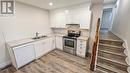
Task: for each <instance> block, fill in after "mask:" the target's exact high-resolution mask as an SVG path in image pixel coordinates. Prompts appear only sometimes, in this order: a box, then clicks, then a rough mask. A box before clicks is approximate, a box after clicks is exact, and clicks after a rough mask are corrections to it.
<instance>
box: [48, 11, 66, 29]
mask: <svg viewBox="0 0 130 73" xmlns="http://www.w3.org/2000/svg"><path fill="white" fill-rule="evenodd" d="M50 17H51V18H50V19H51V27H52V28H65V25H66V14H65V13H64V12H57V13H56V12H54V13H53V12H52V13H51V16H50Z"/></svg>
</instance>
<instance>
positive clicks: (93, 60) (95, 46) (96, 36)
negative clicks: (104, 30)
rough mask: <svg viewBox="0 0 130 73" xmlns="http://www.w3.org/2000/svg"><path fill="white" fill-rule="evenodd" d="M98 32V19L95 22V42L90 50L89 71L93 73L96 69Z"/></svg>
mask: <svg viewBox="0 0 130 73" xmlns="http://www.w3.org/2000/svg"><path fill="white" fill-rule="evenodd" d="M99 32H100V18H99V19H98V21H97V28H96V34H95V40H94V44H93V48H92V56H91V64H90V70H92V71H94V70H95V68H96V57H97V48H98V42H99Z"/></svg>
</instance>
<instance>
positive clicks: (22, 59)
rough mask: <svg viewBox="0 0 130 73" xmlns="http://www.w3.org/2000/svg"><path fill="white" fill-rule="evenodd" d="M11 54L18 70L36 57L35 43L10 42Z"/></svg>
mask: <svg viewBox="0 0 130 73" xmlns="http://www.w3.org/2000/svg"><path fill="white" fill-rule="evenodd" d="M8 49H9V54H10V57H11V62H12V64H13V66H14V67H15V68H16V69H17V70H18V69H19V68H20V67H22V66H24V65H26V64H28V63H29V62H31V61H33V60H34V59H35V49H34V44H33V43H26V44H25V43H24V44H20V45H15V46H14V43H13V47H12V43H11V44H10V43H9V44H8Z"/></svg>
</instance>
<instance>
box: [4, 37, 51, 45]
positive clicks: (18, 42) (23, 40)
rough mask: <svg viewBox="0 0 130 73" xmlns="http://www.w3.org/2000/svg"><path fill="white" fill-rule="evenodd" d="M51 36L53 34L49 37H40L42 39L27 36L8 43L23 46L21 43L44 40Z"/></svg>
mask: <svg viewBox="0 0 130 73" xmlns="http://www.w3.org/2000/svg"><path fill="white" fill-rule="evenodd" d="M50 37H52V36H47V37H43V38H40V39H32V38H26V39H21V40H15V41H11V42H7V45H8V46H10V47H16V46H21V45H24V44H28V43H32V42H36V41H40V40H44V39H47V38H50Z"/></svg>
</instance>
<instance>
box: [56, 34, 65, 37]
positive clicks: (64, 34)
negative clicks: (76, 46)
mask: <svg viewBox="0 0 130 73" xmlns="http://www.w3.org/2000/svg"><path fill="white" fill-rule="evenodd" d="M54 35H55V36H61V37H63V36H65V35H66V34H54Z"/></svg>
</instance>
